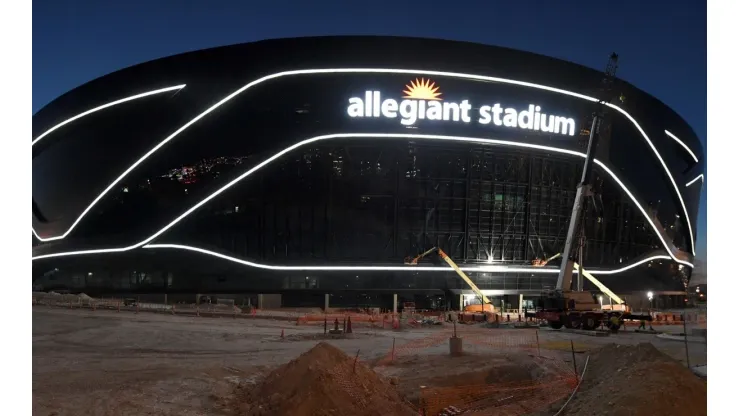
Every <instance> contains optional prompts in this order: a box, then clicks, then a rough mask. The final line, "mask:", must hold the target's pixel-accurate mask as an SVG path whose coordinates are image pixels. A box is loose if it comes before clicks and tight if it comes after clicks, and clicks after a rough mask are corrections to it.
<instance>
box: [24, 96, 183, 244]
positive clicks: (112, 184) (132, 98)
mask: <svg viewBox="0 0 740 416" xmlns="http://www.w3.org/2000/svg"><path fill="white" fill-rule="evenodd" d="M185 86H186V84H182V85H176V86H174V87H167V88H162V89H158V90H154V91H149V92H145V93H142V94H137V95H132V96H130V97H126V98H122V99H120V100H116V101H113V102H110V103H108V104H103V105H101V106H100V107H95V108H93V109H91V110H87V111H85V112H84V113H80V114H78V115H76V116H74V117H72V118H69V119H67V120H65V121H63V122H61V123H59V124H57V125H56V126H54V127H52V128H50V129H49V130H47V131H45V132H44V133H43V134H41V135H40V136H38V137H37V138H36V139H34V141H32V142H31V146H33V145H35V144H36V143H37V142H38V141H39V140H41V139H43V138H44V137H46V136H48V135H49V134H50V133H52V132H53V131H54V130H57V129H58V128H60V127H62V126H64V125H66V124H69V123H71V122H73V121H75V120H79V119H80V118H82V117H85V116H87V115H90V114H92V113H95V112H97V111H100V110H104V109H106V108H110V107H113V106H115V105H118V104H122V103H125V102H127V101H132V100H136V99H139V98H144V97H148V96H150V95H155V94H160V93H163V92H168V91H175V90H178V91H179V90H181V89H183V88H185ZM149 154H150V153H147V154H146V155H144V157H145V158H146V157H149ZM141 161H142V159H140V160H139V161H137V162H136V163H134V164H133V165H132V166H131V167H130V168H128V169H127V170H126V171H125V172H124V173H123V174H122V175H121V176H119V177H118V179H116V180H115V181H113V182H112V183H111V184H110V185H108V187H107V188H106V189H105V190H104V191H103V192H102V193H101V194H100V195H98V197H97V198H95V199H94V200H93V202H92V203H90V205H88V207H87V208H85V210H84V211H82V214H80V216H79V217H77V220H75V222H74V223H72V226H71V227H69V229H67V231H65V232H64V234H62V235H58V236H54V237H46V238H42V237H41V236H39V235H38V233H36V230H35V229H34V228H33V226H31V231H33V235H34V236H36V238H37V239H38V240H39V241H42V242H47V241H54V240H61V239H63V238H65V237H66V236H68V235H69V233H71V232H72V230H73V229H74V228H75V227H76V226H77V224H78V223H79V222H80V221H81V220H82V217H84V216H85V215H86V214H87V213H88V212H89V211H90V210H91V209H92V207H93V205H95V204H96V203H98V201H100V199H102V198H103V196H105V194H106V193H108V191H109V190H111V188H113V187H114V186H115V185H116V184H117V183H118V182H119V181H120V180H121V179H123V177H124V176H126V175H127V174H128V173H129V172H131V171H132V170H133V169H134V168H135V167H136V166H138V164H139V163H140V162H141Z"/></svg>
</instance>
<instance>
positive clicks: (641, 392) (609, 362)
mask: <svg viewBox="0 0 740 416" xmlns="http://www.w3.org/2000/svg"><path fill="white" fill-rule="evenodd" d="M563 414H566V415H584V414H599V415H634V416H643V415H644V416H661V415H666V416H667V415H671V416H681V415H686V416H700V415H706V414H707V383H706V382H705V381H703V380H701V379H700V378H698V377H697V376H696V375H694V374H693V373H692V372H691V371H690V370H689V369H688V368H686V365H684V364H681V363H680V362H678V361H675V360H673V359H671V358H670V357H668V356H666V355H665V354H663V353H661V352H660V351H658V350H657V349H656V348H655V347H654V346H653V345H652V344H648V343H642V344H638V345H636V346H626V345H617V344H609V345H606V346H604V347H603V348H600V349H599V350H596V351H595V353H594V354H592V355H591V357H590V359H589V364H588V369H587V372H586V375H585V377H584V380H583V384H582V386H581V389H580V391H579V392H578V393H576V395H575V397H574V398H573V400H572V401H571V402H570V403H569V404H568V406H567V408H566V409H565V412H564V413H563Z"/></svg>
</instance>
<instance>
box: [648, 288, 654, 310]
mask: <svg viewBox="0 0 740 416" xmlns="http://www.w3.org/2000/svg"><path fill="white" fill-rule="evenodd" d="M647 296H648V302H650V310H652V309H653V292H648V293H647Z"/></svg>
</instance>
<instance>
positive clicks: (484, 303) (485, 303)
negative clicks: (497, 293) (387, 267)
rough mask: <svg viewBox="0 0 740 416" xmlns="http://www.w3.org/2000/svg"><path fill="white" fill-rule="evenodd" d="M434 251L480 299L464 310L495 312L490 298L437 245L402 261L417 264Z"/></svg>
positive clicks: (412, 264)
mask: <svg viewBox="0 0 740 416" xmlns="http://www.w3.org/2000/svg"><path fill="white" fill-rule="evenodd" d="M434 251H436V252H437V254H438V255H439V257H440V258H441V259H442V260H444V261H445V263H447V265H448V266H450V267H452V269H453V270H454V271H455V273H457V275H458V276H460V277H461V278H462V279H463V281H464V282H465V283H467V284H468V286H470V289H472V290H473V292H474V293H475V294H476V296H478V298H479V299H480V300H481V304H480V305H468V306H466V307H465V308H464V312H473V313H486V312H488V313H496V312H497V311H496V308H495V307H494V306H493V304H492V303H491V300H490V299H488V297H487V296H486V295H484V294H483V292H481V290H480V289H478V286H476V284H475V283H473V281H472V280H471V279H470V277H468V275H467V274H465V272H464V271H462V269H460V267H458V265H457V264H456V263H455V262H454V261H452V259H451V258H450V256H448V255H447V253H445V252H444V251H443V250H442V249H441V248H439V247H432V248H430V249H429V250H427V251H425V252H423V253H421V254H419V255H418V256H416V257H414V258H411V257H406V259H404V263H406V264H407V265H410V266H416V265H417V264H419V261H420V260H421V259H423V258H424V257H426V256H427V255H429V254H431V253H432V252H434Z"/></svg>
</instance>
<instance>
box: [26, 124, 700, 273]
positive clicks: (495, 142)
mask: <svg viewBox="0 0 740 416" xmlns="http://www.w3.org/2000/svg"><path fill="white" fill-rule="evenodd" d="M337 138H345V139H350V138H356V139H360V138H372V139H403V140H409V139H414V140H430V141H435V140H440V141H452V142H464V143H480V144H484V145H499V146H512V147H521V148H527V149H537V150H543V151H548V152H553V153H562V154H567V155H571V156H578V157H582V158H585V157H586V155H585V154H584V153H581V152H577V151H574V150H568V149H560V148H557V147H550V146H542V145H537V144H530V143H522V142H513V141H507V140H497V139H483V138H477V137H462V136H441V135H434V134H410V133H337V134H327V135H323V136H316V137H312V138H309V139H306V140H303V141H300V142H298V143H296V144H293V145H292V146H289V147H287V148H285V149H283V150H281V151H279V152H277V153H275V154H274V155H272V156H270V157H269V158H267V159H265V160H264V161H262V162H260V163H259V164H257V165H256V166H254V167H253V168H251V169H249V170H247V171H246V172H244V173H242V174H241V175H239V176H238V177H237V178H235V179H233V180H232V181H231V182H229V183H227V184H226V185H224V186H223V187H221V188H220V189H218V190H217V191H215V192H213V193H212V194H211V195H209V196H207V197H206V198H204V199H203V200H201V201H200V202H198V203H197V204H195V205H193V206H192V207H191V208H190V209H188V210H187V211H185V212H184V213H182V214H181V215H180V216H179V217H177V218H175V219H174V220H173V221H172V222H170V223H169V224H167V225H166V226H165V227H164V228H162V229H161V230H159V231H157V232H156V233H154V234H152V235H151V236H149V237H148V238H147V239H145V240H143V241H141V242H139V243H136V244H134V245H131V246H128V247H121V248H111V249H95V250H83V251H72V252H66V253H54V254H46V255H42V256H36V257H33V260H37V259H43V258H49V257H59V256H71V255H79V254H96V253H115V252H122V251H128V250H133V249H135V248H139V247H141V246H144V245H145V244H148V243H150V242H151V241H152V240H154V239H155V238H157V237H159V236H160V235H162V234H163V233H165V232H166V231H167V230H169V229H170V228H172V227H173V226H174V225H175V224H177V223H178V222H180V221H182V220H183V219H184V218H185V217H187V216H188V215H190V214H191V213H193V212H194V211H195V210H197V209H198V208H200V207H202V206H203V205H205V204H206V203H208V202H209V201H210V200H212V199H214V198H216V197H217V196H218V195H220V194H221V193H223V192H225V191H226V190H227V189H229V188H231V187H232V186H234V185H235V184H237V183H238V182H239V181H241V180H242V179H244V178H246V177H248V176H250V175H252V174H253V173H254V172H256V171H258V170H259V169H261V168H263V167H264V166H266V165H268V164H270V163H272V162H273V161H275V160H276V159H278V158H279V157H281V156H283V155H285V154H286V153H289V152H292V151H293V150H295V149H297V148H299V147H301V146H304V145H307V144H310V143H315V142H318V141H325V140H330V139H337ZM594 162H595V163H596V164H597V165H599V166H600V167H601V168H602V169H604V171H605V172H606V173H608V174H609V175H610V176H611V177H612V178H613V179H614V181H615V182H616V183H617V184H618V185H619V186H620V187H621V188H622V190H623V191H624V192H625V193H626V194H627V196H629V197H630V199H631V200H632V202H633V203H634V204H635V206H636V207H637V208H638V209H639V210H640V212H642V215H643V216H644V217H645V219H647V222H648V223H649V224H650V225H651V226H652V227H653V230H654V231H655V233H656V235H657V236H658V238H659V239H660V241H661V242H662V243H663V246H664V247H665V249H666V251H668V254H669V255H670V256H671V258H673V259H674V260H675V261H676V262H678V263H681V264H685V265H687V266H689V267H693V265H692V264H691V263H689V262H686V261H683V260H680V259H678V258H677V257H675V256H674V255H673V252H672V251H671V248H670V246H669V245H668V243H667V242H666V241H665V240H664V239H663V237H662V236H661V234H660V232H659V230H658V228H657V227H656V225H655V224H654V222H653V221H651V220H650V217H649V216H648V214H647V212H646V211H645V209H644V208H643V207H642V205H640V203H639V202H638V201H637V199H636V198H635V196H634V195H633V194H632V193H631V192H630V191H629V190H628V189H627V187H626V186H625V185H624V183H623V182H622V181H621V180H619V178H618V177H617V175H615V174H614V172H612V171H611V169H609V168H608V167H607V166H606V165H605V164H604V163H602V162H601V161H600V160H597V159H594Z"/></svg>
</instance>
